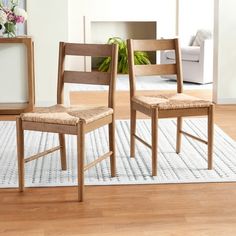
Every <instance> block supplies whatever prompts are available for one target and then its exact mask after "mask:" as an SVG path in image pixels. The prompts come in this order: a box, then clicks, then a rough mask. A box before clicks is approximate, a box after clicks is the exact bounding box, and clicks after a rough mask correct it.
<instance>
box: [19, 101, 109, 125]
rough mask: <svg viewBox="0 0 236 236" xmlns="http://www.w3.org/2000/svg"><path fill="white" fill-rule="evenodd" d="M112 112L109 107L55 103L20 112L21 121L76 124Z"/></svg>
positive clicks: (93, 119)
mask: <svg viewBox="0 0 236 236" xmlns="http://www.w3.org/2000/svg"><path fill="white" fill-rule="evenodd" d="M110 114H113V109H112V108H109V107H103V106H101V107H91V106H71V107H65V106H63V105H60V104H58V105H55V106H51V107H44V108H35V109H34V111H33V112H29V113H23V114H21V119H22V120H23V121H31V122H41V123H50V124H61V125H77V124H78V123H79V121H83V122H85V123H86V124H88V123H91V122H93V121H95V120H98V119H101V118H103V117H105V116H107V115H110Z"/></svg>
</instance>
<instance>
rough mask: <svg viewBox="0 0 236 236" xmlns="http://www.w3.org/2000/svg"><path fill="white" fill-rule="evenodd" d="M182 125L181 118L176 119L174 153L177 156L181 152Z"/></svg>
mask: <svg viewBox="0 0 236 236" xmlns="http://www.w3.org/2000/svg"><path fill="white" fill-rule="evenodd" d="M182 124H183V118H182V117H177V131H176V153H177V154H179V153H180V150H181V141H182V134H181V130H182Z"/></svg>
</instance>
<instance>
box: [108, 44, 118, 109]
mask: <svg viewBox="0 0 236 236" xmlns="http://www.w3.org/2000/svg"><path fill="white" fill-rule="evenodd" d="M111 59H112V60H111V65H110V73H111V78H110V84H109V95H108V107H110V108H115V90H116V75H117V65H118V45H117V44H112V52H111Z"/></svg>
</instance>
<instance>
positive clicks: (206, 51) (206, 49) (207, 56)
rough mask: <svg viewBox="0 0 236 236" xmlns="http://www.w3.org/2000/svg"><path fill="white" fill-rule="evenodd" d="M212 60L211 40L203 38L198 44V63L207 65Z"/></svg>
mask: <svg viewBox="0 0 236 236" xmlns="http://www.w3.org/2000/svg"><path fill="white" fill-rule="evenodd" d="M212 61H213V40H212V39H205V40H204V41H203V42H202V44H201V46H200V63H202V64H204V65H207V64H208V63H211V62H212Z"/></svg>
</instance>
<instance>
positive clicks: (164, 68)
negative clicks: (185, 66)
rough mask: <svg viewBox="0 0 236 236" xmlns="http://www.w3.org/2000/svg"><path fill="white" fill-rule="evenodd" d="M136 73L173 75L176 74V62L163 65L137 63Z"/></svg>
mask: <svg viewBox="0 0 236 236" xmlns="http://www.w3.org/2000/svg"><path fill="white" fill-rule="evenodd" d="M134 73H135V75H140V76H144V75H172V74H176V73H177V70H176V65H175V64H168V65H167V64H163V65H158V64H157V65H135V66H134Z"/></svg>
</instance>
